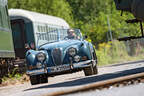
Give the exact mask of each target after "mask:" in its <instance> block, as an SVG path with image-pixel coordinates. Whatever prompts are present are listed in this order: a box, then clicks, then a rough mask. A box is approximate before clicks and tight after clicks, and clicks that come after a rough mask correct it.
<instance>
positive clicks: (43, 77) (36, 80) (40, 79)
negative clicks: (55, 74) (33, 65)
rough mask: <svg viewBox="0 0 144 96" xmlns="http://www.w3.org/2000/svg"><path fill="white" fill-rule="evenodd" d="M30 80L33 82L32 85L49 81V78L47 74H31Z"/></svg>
mask: <svg viewBox="0 0 144 96" xmlns="http://www.w3.org/2000/svg"><path fill="white" fill-rule="evenodd" d="M30 82H31V85H36V84H40V83H47V82H48V79H47V76H46V75H45V74H41V75H33V76H30Z"/></svg>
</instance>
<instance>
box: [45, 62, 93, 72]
mask: <svg viewBox="0 0 144 96" xmlns="http://www.w3.org/2000/svg"><path fill="white" fill-rule="evenodd" d="M92 62H93V61H92V60H87V61H83V62H79V63H73V64H72V65H73V66H72V68H71V67H70V64H64V65H61V66H63V67H64V68H63V69H61V68H60V67H61V66H53V67H47V72H48V73H55V72H62V71H68V70H72V69H77V68H85V67H88V66H91V63H92Z"/></svg>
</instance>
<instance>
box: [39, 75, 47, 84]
mask: <svg viewBox="0 0 144 96" xmlns="http://www.w3.org/2000/svg"><path fill="white" fill-rule="evenodd" d="M40 83H48V78H47V76H46V75H45V74H43V75H40Z"/></svg>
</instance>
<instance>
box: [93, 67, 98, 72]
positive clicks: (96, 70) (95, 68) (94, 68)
mask: <svg viewBox="0 0 144 96" xmlns="http://www.w3.org/2000/svg"><path fill="white" fill-rule="evenodd" d="M93 72H94V73H93V74H98V68H97V65H95V66H93Z"/></svg>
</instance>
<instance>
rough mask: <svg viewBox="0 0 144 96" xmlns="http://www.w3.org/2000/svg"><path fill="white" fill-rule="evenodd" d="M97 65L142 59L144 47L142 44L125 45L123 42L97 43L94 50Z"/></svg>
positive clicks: (143, 57)
mask: <svg viewBox="0 0 144 96" xmlns="http://www.w3.org/2000/svg"><path fill="white" fill-rule="evenodd" d="M96 53H97V57H98V65H99V66H103V65H109V64H114V63H122V62H126V61H136V60H141V59H144V48H142V46H140V45H138V46H135V45H134V46H132V47H131V48H130V47H129V46H126V44H125V42H119V41H116V40H115V41H112V42H108V43H102V44H99V45H98V49H97V50H96Z"/></svg>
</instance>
